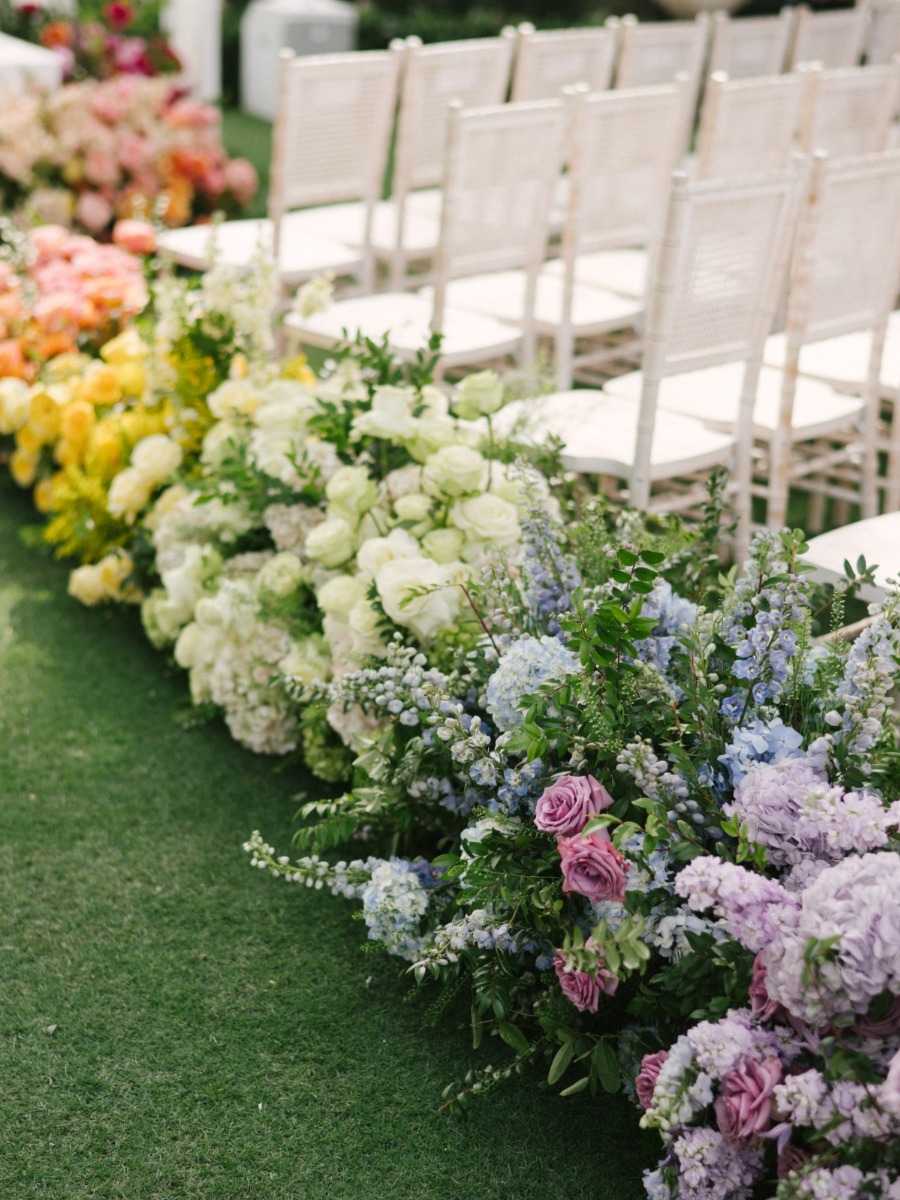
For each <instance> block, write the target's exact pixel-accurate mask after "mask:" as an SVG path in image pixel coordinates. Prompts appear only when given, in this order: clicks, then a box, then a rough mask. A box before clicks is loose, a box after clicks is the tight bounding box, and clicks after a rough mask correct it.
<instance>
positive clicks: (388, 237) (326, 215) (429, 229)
mask: <svg viewBox="0 0 900 1200" xmlns="http://www.w3.org/2000/svg"><path fill="white" fill-rule="evenodd" d="M364 220H365V205H364V204H362V203H361V202H360V201H354V202H353V203H351V204H324V205H321V206H318V207H316V208H304V209H299V210H298V211H297V212H292V213H289V214H288V215H287V216H286V217H285V219H284V221H285V228H290V229H291V230H292V231H294V230H295V231H298V232H299V231H301V230H302V231H303V233H305V234H307V235H312V236H315V237H325V238H335V239H337V240H338V241H342V242H346V243H347V244H348V245H349V246H361V245H362V244H363V240H364V238H363V234H364V229H363V222H364ZM440 231H441V193H440V192H439V191H438V190H436V189H435V190H432V191H427V192H412V193H410V195H408V196H407V198H406V208H405V213H404V221H403V249H404V250H406V252H407V253H408V254H412V255H416V254H420V255H422V256H423V257H425V256H426V255H430V254H433V253H434V251H435V249H436V247H437V243H438V238H439V237H440ZM371 242H372V248H373V249H374V250H375V251H376V252H377V253H380V254H382V255H384V254H387V253H389V252H391V251H393V250H394V248H395V247H396V244H397V206H396V204H395V203H394V201H393V200H381V201H379V203H378V204H376V205H375V207H374V209H373V212H372V235H371Z"/></svg>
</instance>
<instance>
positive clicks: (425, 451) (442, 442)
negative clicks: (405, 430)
mask: <svg viewBox="0 0 900 1200" xmlns="http://www.w3.org/2000/svg"><path fill="white" fill-rule="evenodd" d="M461 441H462V439H461V437H460V428H459V422H458V421H454V420H453V418H452V417H440V416H424V417H422V419H421V420H419V421H417V422H416V431H415V435H414V436H413V437H412V438H411V439H410V440H409V442H408V443H407V446H408V449H409V452H410V454H411V455H412V456H413V458H414V459H415V460H416V462H422V463H423V462H426V461H427V460H428V459H429V458H430V457H431V456H432V454H436V453H437V452H438V450H442V449H443V448H444V447H445V446H457V445H459V444H460V443H461Z"/></svg>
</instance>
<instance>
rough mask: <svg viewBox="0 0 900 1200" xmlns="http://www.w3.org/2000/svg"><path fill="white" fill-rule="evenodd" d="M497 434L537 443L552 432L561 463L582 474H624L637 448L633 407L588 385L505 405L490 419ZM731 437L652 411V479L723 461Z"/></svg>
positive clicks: (730, 452) (729, 451)
mask: <svg viewBox="0 0 900 1200" xmlns="http://www.w3.org/2000/svg"><path fill="white" fill-rule="evenodd" d="M492 424H493V427H494V430H495V432H496V433H497V434H499V435H500V436H501V437H507V436H512V437H513V438H514V440H517V441H522V442H525V443H526V444H534V445H542V444H545V443H546V441H547V438H548V437H550V436H555V437H558V438H559V439H560V441H561V442H562V443H563V450H562V462H563V466H564V467H566V469H567V470H570V471H578V472H580V473H584V474H598V475H613V476H615V477H617V478H620V479H622V478H627V477H628V476H629V475H630V473H631V468H632V464H633V463H634V456H635V449H636V446H637V428H638V405H637V404H635V403H634V402H633V401H631V400H625V399H621V398H619V397H617V396H610V395H607V394H606V393H605V392H603V391H597V390H594V389H590V388H584V389H579V390H576V391H569V392H554V393H552V394H551V395H549V396H537V397H535V398H534V399H530V400H517V401H515V402H513V403H512V404H507V405H506V407H505V408H502V409H501V410H500V411H499V412H498V413H496V414H495V415H494V417H493V418H492ZM733 451H734V440H733V439H732V438H731V437H730V436H729V435H727V434H722V433H718V432H717V431H715V430H712V429H708V428H707V427H706V426H704V425H701V424H700V423H699V422H698V421H694V420H691V419H690V418H689V417H682V416H679V415H677V414H675V413H667V412H660V413H657V421H656V427H655V429H654V432H653V442H652V448H651V454H650V475H651V478H652V479H668V478H672V477H673V476H675V475H678V474H687V473H689V472H691V471H696V470H702V469H703V468H705V467H711V466H715V465H717V464H719V463H727V462H729V461H730V460H731V458H732V455H733Z"/></svg>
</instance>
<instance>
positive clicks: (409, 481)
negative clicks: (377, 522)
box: [381, 463, 422, 500]
mask: <svg viewBox="0 0 900 1200" xmlns="http://www.w3.org/2000/svg"><path fill="white" fill-rule="evenodd" d="M381 490H382V492H383V493H384V494H385V495H386V496H387V498H388V499H389V500H398V499H399V498H400V497H401V496H408V495H410V493H412V492H421V490H422V468H421V467H420V466H419V465H418V464H417V463H410V465H409V466H408V467H398V468H397V470H396V471H389V472H388V474H387V475H385V477H384V479H382V481H381Z"/></svg>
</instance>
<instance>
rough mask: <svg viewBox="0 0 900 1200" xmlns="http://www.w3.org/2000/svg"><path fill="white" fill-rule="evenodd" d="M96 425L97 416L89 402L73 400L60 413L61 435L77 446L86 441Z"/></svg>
mask: <svg viewBox="0 0 900 1200" xmlns="http://www.w3.org/2000/svg"><path fill="white" fill-rule="evenodd" d="M96 424H97V414H96V413H95V411H94V407H93V405H92V404H89V403H88V402H87V400H82V399H78V400H71V401H70V402H69V403H68V404H67V405H66V406H65V408H64V409H63V410H62V412H61V413H60V423H59V425H60V433H61V435H62V437H63V438H64V439H65V440H66V441H69V442H74V443H75V444H76V445H78V444H80V443H82V442H84V441H85V440H86V438H87V436H88V434H89V433H90V432H91V430H92V429H93V428H94V426H95V425H96Z"/></svg>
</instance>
